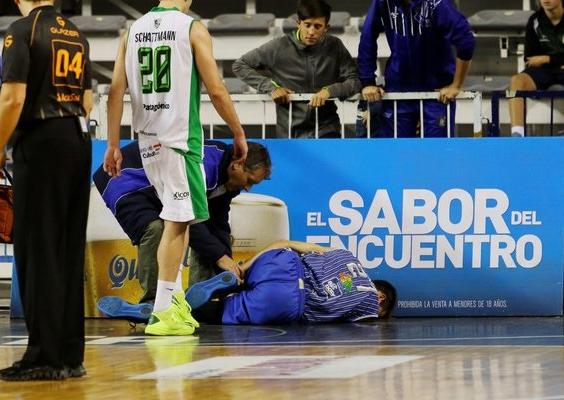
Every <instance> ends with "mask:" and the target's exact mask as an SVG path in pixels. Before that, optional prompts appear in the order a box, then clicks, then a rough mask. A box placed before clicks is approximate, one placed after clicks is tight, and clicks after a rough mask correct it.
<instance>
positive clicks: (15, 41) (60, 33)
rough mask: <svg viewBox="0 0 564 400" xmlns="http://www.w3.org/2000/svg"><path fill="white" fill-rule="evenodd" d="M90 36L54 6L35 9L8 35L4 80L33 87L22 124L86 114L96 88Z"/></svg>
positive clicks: (5, 38)
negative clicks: (86, 98) (85, 103)
mask: <svg viewBox="0 0 564 400" xmlns="http://www.w3.org/2000/svg"><path fill="white" fill-rule="evenodd" d="M89 50H90V49H89V46H88V42H87V41H86V38H85V37H84V35H83V34H82V33H80V32H79V31H78V29H77V28H76V26H75V25H74V24H73V23H72V22H70V21H69V20H68V19H66V18H65V17H63V16H62V15H60V14H58V13H57V12H56V11H55V8H54V7H52V6H45V7H38V8H35V9H34V10H33V11H32V12H31V13H30V14H29V15H28V16H27V17H24V18H22V19H20V20H18V21H16V22H14V23H13V24H12V25H10V27H9V28H8V30H7V32H6V34H5V36H4V50H3V53H2V62H3V68H2V80H3V81H4V82H6V83H7V82H20V83H26V84H27V93H26V100H25V104H24V108H23V112H22V115H21V118H20V121H19V125H20V126H21V125H23V124H26V123H28V122H31V121H33V120H37V119H48V118H60V117H70V116H76V115H85V112H84V108H83V107H82V100H83V95H84V90H85V89H91V88H92V71H91V66H90V58H89Z"/></svg>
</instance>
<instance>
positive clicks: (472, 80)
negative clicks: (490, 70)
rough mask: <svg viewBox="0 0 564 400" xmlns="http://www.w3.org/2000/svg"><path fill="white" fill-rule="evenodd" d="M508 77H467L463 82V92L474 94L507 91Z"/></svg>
mask: <svg viewBox="0 0 564 400" xmlns="http://www.w3.org/2000/svg"><path fill="white" fill-rule="evenodd" d="M510 79H511V78H510V77H508V76H476V75H470V76H467V77H466V79H465V81H464V88H463V89H464V90H470V91H476V92H493V91H499V90H507V89H508V88H509V81H510Z"/></svg>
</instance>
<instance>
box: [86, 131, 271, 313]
mask: <svg viewBox="0 0 564 400" xmlns="http://www.w3.org/2000/svg"><path fill="white" fill-rule="evenodd" d="M248 145H249V152H248V155H247V159H246V160H245V162H244V164H242V163H241V162H239V161H233V145H227V144H225V143H223V142H219V141H211V140H206V141H205V144H204V169H205V171H206V187H207V198H208V209H209V212H210V218H209V219H208V220H207V221H204V222H202V223H199V224H195V225H191V226H190V247H191V248H192V249H193V250H195V251H196V252H197V253H198V255H199V259H200V261H201V263H202V264H204V265H207V266H210V265H211V266H216V267H217V268H218V269H219V270H226V271H231V272H233V273H235V275H237V276H240V274H241V272H240V270H239V267H238V265H237V263H236V262H235V261H234V260H233V259H232V258H231V257H232V252H231V239H230V234H231V228H230V226H229V210H230V205H231V200H232V199H233V198H234V197H235V196H237V195H238V194H239V193H240V192H241V190H249V189H250V188H251V187H252V186H253V185H255V184H258V183H260V182H261V181H262V180H263V179H267V178H268V177H269V176H270V168H271V161H270V156H269V154H268V150H267V149H266V148H265V147H264V146H262V145H261V144H258V143H249V144H248ZM121 150H122V156H123V162H122V173H121V175H120V176H115V177H110V176H109V175H108V174H106V173H105V172H104V170H103V169H102V167H100V168H98V170H97V171H96V172H95V173H94V184H95V185H96V188H97V189H98V191H99V192H100V194H101V195H102V198H103V199H104V202H105V203H106V205H107V206H108V208H109V209H110V210H111V211H112V213H113V214H114V215H115V217H116V219H117V221H118V223H119V224H120V226H121V227H122V228H123V230H124V232H125V233H126V234H127V236H128V237H129V238H130V239H131V241H132V243H133V244H134V245H137V246H138V258H139V260H138V261H139V282H140V284H141V287H142V288H143V290H144V294H143V296H142V298H141V299H140V302H141V303H146V302H153V301H154V299H155V294H156V287H157V270H158V267H157V249H158V246H159V242H160V238H161V236H162V232H163V221H162V220H161V219H160V218H159V214H160V212H161V209H162V204H161V201H160V200H159V198H158V197H157V193H156V191H155V189H154V188H153V187H152V186H151V184H150V183H149V180H148V179H147V177H146V175H145V171H144V170H143V164H142V162H141V156H140V154H139V147H138V144H137V142H132V143H130V144H128V145H126V146H124V147H123V148H122V149H121ZM156 151H158V150H156ZM216 272H217V271H216Z"/></svg>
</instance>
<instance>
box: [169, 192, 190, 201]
mask: <svg viewBox="0 0 564 400" xmlns="http://www.w3.org/2000/svg"><path fill="white" fill-rule="evenodd" d="M188 197H190V193H189V192H174V194H173V195H172V199H173V200H186V199H187V198H188Z"/></svg>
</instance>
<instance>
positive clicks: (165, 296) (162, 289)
mask: <svg viewBox="0 0 564 400" xmlns="http://www.w3.org/2000/svg"><path fill="white" fill-rule="evenodd" d="M175 288H176V282H168V281H161V280H159V281H157V296H156V297H155V305H154V306H153V312H159V311H163V310H166V309H167V308H169V307H170V305H171V304H172V293H173V292H174V291H175V290H176V289H175Z"/></svg>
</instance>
